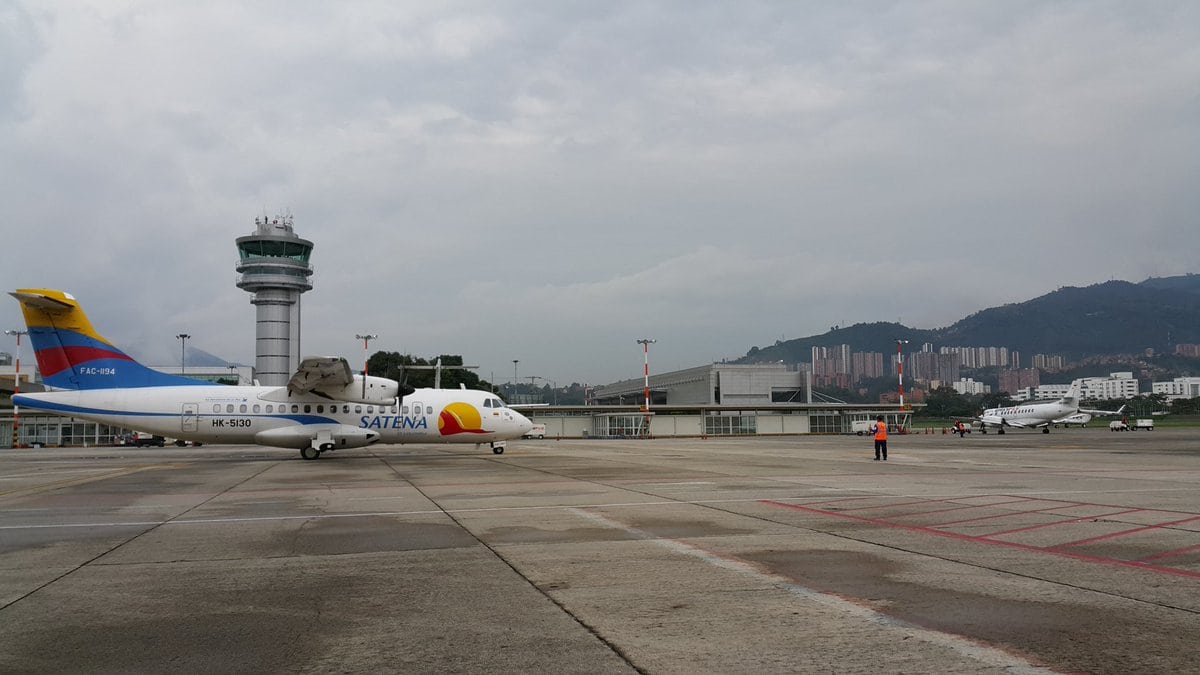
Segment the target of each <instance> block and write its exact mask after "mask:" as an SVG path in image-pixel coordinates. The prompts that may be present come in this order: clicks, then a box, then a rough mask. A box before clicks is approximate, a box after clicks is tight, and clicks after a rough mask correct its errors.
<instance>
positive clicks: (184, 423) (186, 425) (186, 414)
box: [179, 403, 200, 431]
mask: <svg viewBox="0 0 1200 675" xmlns="http://www.w3.org/2000/svg"><path fill="white" fill-rule="evenodd" d="M199 412H200V404H199V403H184V404H183V415H182V416H181V417H180V418H179V419H180V423H181V426H180V429H181V430H183V431H195V430H196V424H197V418H198V417H199Z"/></svg>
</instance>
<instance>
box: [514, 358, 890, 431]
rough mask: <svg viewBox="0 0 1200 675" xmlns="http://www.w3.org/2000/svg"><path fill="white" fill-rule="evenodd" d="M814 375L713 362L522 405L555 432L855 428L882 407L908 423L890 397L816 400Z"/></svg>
mask: <svg viewBox="0 0 1200 675" xmlns="http://www.w3.org/2000/svg"><path fill="white" fill-rule="evenodd" d="M811 379H812V378H811V375H810V373H809V372H808V371H806V370H801V369H798V368H796V367H795V366H787V365H784V364H753V365H743V364H727V363H713V364H710V365H706V366H699V367H696V368H687V369H685V370H677V371H674V372H669V373H659V374H655V375H650V376H649V378H648V383H649V390H650V407H649V410H648V411H646V410H645V409H644V404H645V394H646V387H647V378H645V377H643V378H640V379H638V378H635V379H630V380H622V381H620V382H614V383H613V384H609V385H605V386H603V387H598V388H596V389H595V390H594V391H593V393H592V400H591V401H589V402H588V403H589V404H588V405H583V406H549V407H545V408H532V409H528V410H524V411H523V412H525V413H526V415H528V416H529V418H530V419H531V420H533V422H534V423H536V424H544V425H546V436H547V437H553V438H630V437H635V438H636V437H648V436H699V437H704V436H746V435H751V436H753V435H778V434H808V433H830V434H841V433H850V432H851V429H852V427H853V423H854V422H855V421H859V420H873V419H875V417H876V416H877V415H883V416H884V417H885V418H886V419H887V421H888V424H889V425H892V426H903V427H908V426H909V412H908V411H906V410H900V409H899V408H897V406H895V405H891V404H878V405H872V404H862V403H823V402H813V397H812V386H811Z"/></svg>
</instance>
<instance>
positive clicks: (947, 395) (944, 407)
mask: <svg viewBox="0 0 1200 675" xmlns="http://www.w3.org/2000/svg"><path fill="white" fill-rule="evenodd" d="M976 407H977V404H976V402H975V400H974V399H971V398H968V397H966V396H963V395H962V394H960V393H958V392H957V391H954V389H952V388H950V387H940V388H938V389H934V390H933V391H931V392H929V395H928V396H927V397H925V409H924V411H923V413H922V415H923V416H928V417H970V416H971V415H974V414H975V410H976Z"/></svg>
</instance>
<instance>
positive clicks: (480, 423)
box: [11, 289, 533, 459]
mask: <svg viewBox="0 0 1200 675" xmlns="http://www.w3.org/2000/svg"><path fill="white" fill-rule="evenodd" d="M11 295H12V296H13V297H15V298H16V299H17V300H18V301H20V303H21V311H22V312H23V314H24V315H25V324H26V326H27V327H28V329H29V337H30V341H31V342H32V343H33V348H34V353H35V355H36V357H37V362H38V368H39V369H40V370H41V373H42V380H43V382H44V383H45V385H46V386H47V388H49V389H50V390H51V391H46V392H39V393H29V394H20V395H17V396H15V397H14V398H13V403H14V404H15V405H17V406H20V407H22V408H30V409H34V410H41V411H44V412H48V413H54V414H58V415H67V416H70V417H78V418H81V419H86V420H92V421H95V422H99V423H101V424H110V425H113V426H118V427H125V428H129V429H137V430H138V431H144V432H147V433H152V434H158V435H162V436H171V437H174V438H178V439H180V440H185V441H198V442H202V443H237V444H258V445H268V446H272V447H278V448H297V449H299V450H300V456H301V457H303V458H304V459H317V458H318V457H320V456H321V454H322V453H325V452H328V451H330V450H336V449H339V448H361V447H365V446H368V445H371V444H373V443H381V442H382V443H474V444H475V445H476V447H478V446H480V445H482V444H484V443H488V444H489V445H490V446H491V448H492V452H494V453H496V454H501V453H503V452H504V447H505V445H506V441H508V440H511V439H515V438H520V437H521V436H522V435H523V434H525V432H527V431H529V430H530V429H531V428H533V423H532V422H530V421H529V420H528V419H526V418H525V416H523V415H521V414H520V413H518V412H516V411H515V410H513V409H512V408H509V407H508V406H507V405H505V404H504V402H503V401H502V400H500V398H499V397H497V396H495V395H494V394H491V393H490V392H486V391H474V390H467V389H413V388H412V387H409V386H407V385H401V384H400V383H399V382H396V381H395V380H391V379H388V378H384V377H373V376H364V375H355V374H354V373H352V372H351V370H350V366H349V364H348V363H347V362H346V360H345V359H342V358H330V357H310V358H306V359H304V360H303V361H302V362H301V364H300V368H299V370H297V372H296V373H295V374H294V375H293V376H292V378H291V380H290V381H289V382H288V384H287V385H286V386H282V387H280V386H274V387H271V386H257V385H256V386H229V385H213V384H209V383H207V382H200V381H197V380H192V379H188V378H186V377H179V376H177V375H170V374H167V373H162V372H159V371H156V370H152V369H150V368H147V367H146V366H143V365H142V364H140V363H138V362H137V361H135V360H133V359H132V358H131V357H129V356H128V355H126V354H125V353H124V352H122V351H121V350H120V349H118V348H117V347H116V346H115V345H113V344H112V343H111V342H109V341H108V340H106V339H105V338H103V337H101V336H100V334H99V333H97V332H96V330H95V329H94V328H93V327H92V324H91V322H90V321H89V320H88V318H87V315H86V314H84V312H83V309H82V308H81V307H80V305H79V302H78V301H77V300H76V299H75V298H74V297H72V296H71V295H70V294H68V293H64V292H62V291H54V290H48V289H21V290H18V291H16V292H15V293H11Z"/></svg>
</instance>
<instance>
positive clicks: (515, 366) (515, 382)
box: [509, 359, 521, 403]
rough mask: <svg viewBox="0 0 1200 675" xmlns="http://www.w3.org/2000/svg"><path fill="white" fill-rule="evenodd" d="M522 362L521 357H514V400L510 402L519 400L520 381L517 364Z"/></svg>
mask: <svg viewBox="0 0 1200 675" xmlns="http://www.w3.org/2000/svg"><path fill="white" fill-rule="evenodd" d="M520 362H521V359H513V393H512V398H513V400H512V401H509V403H516V402H517V382H518V381H519V380H517V364H518V363H520Z"/></svg>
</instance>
